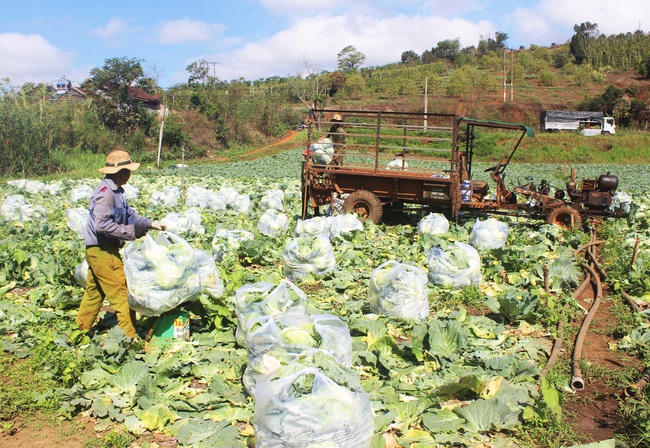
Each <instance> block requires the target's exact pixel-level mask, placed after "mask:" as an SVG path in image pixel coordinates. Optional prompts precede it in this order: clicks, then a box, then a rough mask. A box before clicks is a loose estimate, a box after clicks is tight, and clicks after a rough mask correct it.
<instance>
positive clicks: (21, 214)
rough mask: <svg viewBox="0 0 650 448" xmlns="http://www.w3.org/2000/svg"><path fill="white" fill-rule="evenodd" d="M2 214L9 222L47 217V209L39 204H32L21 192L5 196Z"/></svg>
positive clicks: (1, 208) (0, 211)
mask: <svg viewBox="0 0 650 448" xmlns="http://www.w3.org/2000/svg"><path fill="white" fill-rule="evenodd" d="M0 214H2V218H3V219H4V220H5V221H7V222H14V221H20V222H24V221H31V220H32V219H45V215H46V210H45V209H44V208H43V207H41V206H39V205H32V204H30V203H28V202H27V201H26V200H25V197H24V196H22V195H19V194H12V195H9V196H7V197H6V198H5V200H4V201H3V203H2V205H1V206H0Z"/></svg>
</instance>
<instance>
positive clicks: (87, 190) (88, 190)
mask: <svg viewBox="0 0 650 448" xmlns="http://www.w3.org/2000/svg"><path fill="white" fill-rule="evenodd" d="M92 194H93V187H91V186H90V185H81V186H79V187H76V188H73V189H72V190H70V202H77V201H79V200H81V199H90V196H92Z"/></svg>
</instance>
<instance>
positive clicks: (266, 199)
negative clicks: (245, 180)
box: [260, 190, 284, 211]
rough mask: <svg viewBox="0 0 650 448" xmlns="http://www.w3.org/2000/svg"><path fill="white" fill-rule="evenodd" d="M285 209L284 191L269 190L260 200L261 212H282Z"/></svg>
mask: <svg viewBox="0 0 650 448" xmlns="http://www.w3.org/2000/svg"><path fill="white" fill-rule="evenodd" d="M283 208H284V192H283V191H282V190H268V191H267V192H266V193H264V196H262V199H260V210H262V211H267V210H277V211H282V209H283Z"/></svg>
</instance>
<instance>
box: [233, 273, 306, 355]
mask: <svg viewBox="0 0 650 448" xmlns="http://www.w3.org/2000/svg"><path fill="white" fill-rule="evenodd" d="M306 310H307V295H306V294H305V293H304V292H303V291H302V290H301V289H300V288H298V287H297V286H296V285H294V284H293V283H291V282H290V281H289V280H282V281H281V282H280V283H279V284H278V285H277V286H275V285H273V284H271V283H266V282H257V283H252V284H248V285H244V286H242V287H240V288H239V289H237V291H235V311H236V313H237V321H238V322H237V331H236V337H237V342H238V343H239V345H241V346H242V347H247V337H248V332H249V329H250V325H252V324H253V321H254V319H257V318H259V317H263V316H278V315H280V314H283V313H287V312H292V313H298V314H306Z"/></svg>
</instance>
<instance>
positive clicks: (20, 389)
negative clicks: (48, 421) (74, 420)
mask: <svg viewBox="0 0 650 448" xmlns="http://www.w3.org/2000/svg"><path fill="white" fill-rule="evenodd" d="M43 370H44V365H43V363H42V362H39V361H38V360H36V359H33V358H28V359H24V360H21V359H18V358H16V357H15V356H12V355H9V354H5V355H4V359H3V362H2V363H0V422H2V423H3V426H4V424H5V423H7V422H11V420H13V419H14V418H16V417H19V416H24V414H31V413H34V412H36V411H37V410H38V411H42V412H45V413H48V412H54V411H55V410H56V409H57V408H58V399H57V398H56V396H55V395H53V394H52V393H51V391H53V390H55V389H56V388H58V384H57V383H56V381H54V380H52V379H48V378H47V377H45V376H44V375H43Z"/></svg>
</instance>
